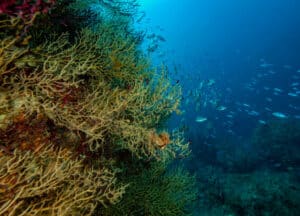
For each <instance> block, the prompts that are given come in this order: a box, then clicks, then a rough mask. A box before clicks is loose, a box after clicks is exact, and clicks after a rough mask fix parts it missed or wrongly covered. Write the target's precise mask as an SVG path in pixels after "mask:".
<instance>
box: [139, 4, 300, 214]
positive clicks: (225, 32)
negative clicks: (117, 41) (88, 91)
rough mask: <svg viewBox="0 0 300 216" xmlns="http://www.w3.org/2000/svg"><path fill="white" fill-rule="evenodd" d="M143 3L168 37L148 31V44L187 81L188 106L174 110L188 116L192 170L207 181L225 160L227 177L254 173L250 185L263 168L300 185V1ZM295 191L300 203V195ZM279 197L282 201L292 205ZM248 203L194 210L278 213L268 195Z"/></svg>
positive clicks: (177, 121)
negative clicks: (265, 199) (258, 207)
mask: <svg viewBox="0 0 300 216" xmlns="http://www.w3.org/2000/svg"><path fill="white" fill-rule="evenodd" d="M141 8H142V10H143V11H145V13H146V16H145V19H144V21H143V24H142V25H143V28H145V29H147V34H148V35H151V34H153V33H154V34H156V35H160V36H162V37H163V38H164V39H165V40H154V41H153V38H152V37H151V36H150V37H149V38H150V39H149V38H148V42H147V43H148V45H149V44H150V45H149V46H151V45H152V46H153V43H156V45H157V49H155V51H153V52H152V51H151V52H149V54H150V56H151V57H152V59H153V62H154V63H156V64H161V62H163V63H164V64H165V65H166V66H167V67H168V69H169V73H170V74H169V76H170V79H171V80H172V82H173V84H174V85H175V84H176V83H179V84H180V85H181V86H182V88H183V99H182V107H181V108H182V110H183V112H184V113H183V114H182V115H180V116H174V117H173V118H172V120H171V121H170V122H169V126H170V127H171V128H172V127H175V126H178V125H180V127H181V129H182V130H183V131H185V132H186V138H187V140H188V141H189V142H190V143H191V148H192V151H193V152H192V159H190V161H189V163H188V166H190V168H191V170H193V171H194V172H195V173H196V175H198V176H199V179H201V180H203V181H204V179H206V177H207V176H209V177H211V176H210V175H208V174H207V173H206V172H203V169H205V170H207V169H213V170H222V171H220V172H219V171H215V172H214V173H215V174H214V175H215V176H216V179H219V180H220V179H222V178H223V177H224V176H223V175H225V176H226V177H225V178H229V176H231V174H232V173H240V174H241V173H243V174H247V175H249V176H251V178H252V177H253V178H252V179H251V180H250V179H248V180H245V181H244V182H247V181H248V183H249V184H248V185H252V184H253V185H257V184H259V182H260V181H264V180H265V179H264V177H261V176H260V177H257V173H260V172H262V171H261V170H265V171H266V170H267V172H268V173H269V175H268V177H270V176H272V177H271V178H275V179H276V178H277V177H278V178H279V179H280V178H281V177H282V176H283V175H284V174H286V172H288V175H289V177H291V178H293V179H296V183H295V182H292V183H291V182H289V184H291V185H293V186H294V187H295V188H296V190H297V191H298V192H299V188H300V187H299V181H300V180H299V179H300V178H299V176H300V175H299V173H300V171H299V170H300V169H299V168H300V166H299V165H300V157H299V156H297V155H300V127H299V121H300V91H299V90H300V28H299V27H300V13H299V11H300V1H298V0H286V1H282V0H273V1H269V0H251V1H250V0H245V1H240V0H227V1H222V0H185V1H179V0H172V1H171V0H161V1H158V0H157V1H154V0H143V1H141ZM151 40H152V41H151ZM145 47H146V48H147V45H146V46H145ZM221 107H223V108H221ZM220 109H221V110H220ZM197 117H198V119H199V118H202V120H201V121H200V120H199V121H197ZM203 119H205V120H203ZM273 172H275V173H276V174H274V175H275V176H273V174H270V173H273ZM216 173H217V174H216ZM220 173H222V174H220ZM221 176H222V177H221ZM203 181H202V183H203ZM231 182H232V181H231ZM199 184H200V185H201V181H200V182H199ZM236 184H239V183H236ZM278 185H280V186H278ZM278 185H277V186H278V187H281V186H282V185H286V182H285V183H284V182H282V185H281V183H280V181H279V183H278ZM206 186H207V185H206ZM227 186H228V185H227ZM231 186H232V188H231V189H232V190H233V191H234V188H235V187H234V186H233V185H231ZM277 186H275V185H271V186H270V185H268V184H266V185H262V186H261V187H268V188H272V187H277ZM208 188H209V187H208ZM223 189H224V188H223ZM244 192H245V191H244ZM248 192H249V191H248ZM252 192H253V193H256V195H257V194H259V193H260V192H259V191H255V192H254V191H252ZM268 192H270V191H268ZM268 192H266V193H267V194H268ZM284 192H285V193H287V194H288V195H290V194H291V192H290V191H285V189H284V188H281V189H279V190H278V193H277V192H276V193H275V194H276V195H278V194H281V193H284ZM241 193H242V192H241ZM204 194H205V192H204ZM270 194H271V192H270ZM260 195H261V194H260ZM273 195H274V194H273ZM203 196H204V198H203V199H206V198H207V197H205V195H203ZM257 196H259V195H257ZM278 196H279V195H278ZM289 198H290V199H291V200H292V201H295V202H296V203H297V201H296V200H297V199H298V198H295V197H292V195H291V197H289ZM289 198H287V199H289ZM222 199H223V198H222ZM224 199H225V198H224ZM200 200H201V199H200ZM214 201H215V200H212V202H214ZM224 202H225V203H227V204H224V203H223V204H222V205H223V207H222V208H224V206H227V207H228V206H229V207H228V208H229V209H231V210H232V209H234V207H232V206H231V204H232V203H230V201H227V202H226V199H225V201H224ZM268 202H269V204H274V203H272V201H270V200H269V201H268ZM262 203H263V202H262ZM279 203H280V204H279V205H278V206H279V207H278V208H279V209H285V208H286V206H284V205H285V204H283V203H284V202H283V201H279ZM202 204H203V203H202ZM256 204H257V203H255V202H254V201H253V202H252V205H253V206H255V205H256ZM281 204H282V206H281ZM298 204H300V203H297V205H298ZM203 205H204V204H203ZM232 205H233V204H232ZM265 205H266V206H265ZM274 205H275V204H274ZM199 206H201V204H199ZM245 206H247V205H246V204H245ZM245 206H244V205H243V204H241V207H239V208H240V209H242V210H241V211H240V212H239V211H237V210H234V211H233V212H234V213H232V212H231V211H229V212H231V213H228V212H227V213H225V212H226V211H225V210H224V209H223V210H224V211H222V210H220V208H221V207H220V208H219V209H218V207H215V209H218V212H219V213H212V212H213V211H212V210H211V211H208V212H210V213H207V214H204V213H203V214H199V213H195V214H196V215H267V214H269V215H277V214H275V213H274V212H272V210H270V209H269V208H268V204H262V206H263V207H262V210H261V211H252V210H249V209H248V208H247V207H245ZM212 208H213V207H212ZM274 208H276V207H274ZM246 209H248V210H249V211H248V210H246ZM200 210H201V208H200ZM202 210H203V209H202ZM220 212H221V213H220ZM278 215H297V213H295V212H293V211H291V212H289V211H284V212H281V213H278ZM298 215H299V214H298Z"/></svg>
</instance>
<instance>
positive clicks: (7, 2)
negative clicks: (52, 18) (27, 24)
mask: <svg viewBox="0 0 300 216" xmlns="http://www.w3.org/2000/svg"><path fill="white" fill-rule="evenodd" d="M55 2H56V0H1V2H0V14H7V15H9V16H13V17H20V18H22V19H24V20H30V19H31V18H32V17H33V16H34V15H35V14H36V13H48V11H49V10H50V9H51V7H52V6H53V5H54V4H55Z"/></svg>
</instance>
